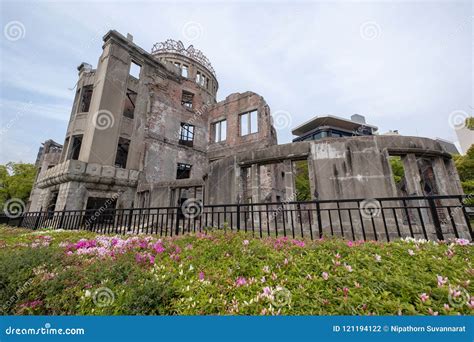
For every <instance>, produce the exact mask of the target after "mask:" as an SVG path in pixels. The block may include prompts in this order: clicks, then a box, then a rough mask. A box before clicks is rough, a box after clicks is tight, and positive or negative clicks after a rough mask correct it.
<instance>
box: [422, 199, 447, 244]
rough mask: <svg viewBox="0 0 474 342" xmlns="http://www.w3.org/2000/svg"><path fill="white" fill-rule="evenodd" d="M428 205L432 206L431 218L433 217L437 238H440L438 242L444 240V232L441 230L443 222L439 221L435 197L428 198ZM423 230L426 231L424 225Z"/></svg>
mask: <svg viewBox="0 0 474 342" xmlns="http://www.w3.org/2000/svg"><path fill="white" fill-rule="evenodd" d="M428 204H429V206H430V210H431V216H432V217H433V224H434V226H435V230H436V237H437V238H438V240H443V231H442V230H441V222H440V221H439V216H438V211H437V210H436V204H435V202H434V199H433V197H431V196H429V197H428ZM423 229H424V225H423ZM425 234H426V232H425Z"/></svg>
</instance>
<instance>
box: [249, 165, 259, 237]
mask: <svg viewBox="0 0 474 342" xmlns="http://www.w3.org/2000/svg"><path fill="white" fill-rule="evenodd" d="M250 183H251V189H250V192H251V194H252V203H259V202H260V165H258V164H252V166H251V167H250ZM258 209H259V208H258V206H252V210H251V211H253V215H252V216H253V224H254V227H255V229H256V230H258V229H259V228H260V227H259V225H260V221H259V217H258V213H257V212H255V211H257V210H258ZM252 216H251V217H252Z"/></svg>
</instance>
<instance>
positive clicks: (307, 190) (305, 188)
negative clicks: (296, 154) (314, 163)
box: [294, 160, 311, 201]
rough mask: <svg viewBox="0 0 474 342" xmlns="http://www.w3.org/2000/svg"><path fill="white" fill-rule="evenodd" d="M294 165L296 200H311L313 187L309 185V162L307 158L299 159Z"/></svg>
mask: <svg viewBox="0 0 474 342" xmlns="http://www.w3.org/2000/svg"><path fill="white" fill-rule="evenodd" d="M294 167H295V173H296V176H295V186H296V200H297V201H309V200H311V187H310V186H309V173H308V162H307V161H306V160H300V161H297V162H295V165H294Z"/></svg>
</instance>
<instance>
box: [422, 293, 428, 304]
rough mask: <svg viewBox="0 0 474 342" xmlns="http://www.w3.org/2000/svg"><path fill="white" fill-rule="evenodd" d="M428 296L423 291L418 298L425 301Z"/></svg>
mask: <svg viewBox="0 0 474 342" xmlns="http://www.w3.org/2000/svg"><path fill="white" fill-rule="evenodd" d="M429 298H430V296H428V295H427V294H426V293H425V292H423V293H422V294H421V295H420V299H421V301H422V302H423V303H424V302H426V301H427V300H428V299H429Z"/></svg>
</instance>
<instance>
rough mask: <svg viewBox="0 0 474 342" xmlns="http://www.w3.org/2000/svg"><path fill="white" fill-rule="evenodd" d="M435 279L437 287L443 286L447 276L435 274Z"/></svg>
mask: <svg viewBox="0 0 474 342" xmlns="http://www.w3.org/2000/svg"><path fill="white" fill-rule="evenodd" d="M436 279H437V280H438V287H443V285H444V284H446V283H447V282H448V277H444V278H443V277H442V276H440V275H437V276H436Z"/></svg>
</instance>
